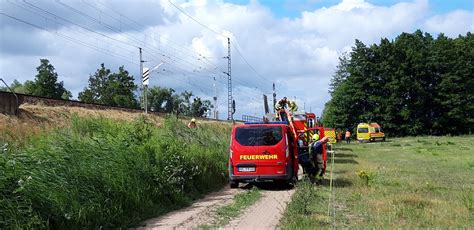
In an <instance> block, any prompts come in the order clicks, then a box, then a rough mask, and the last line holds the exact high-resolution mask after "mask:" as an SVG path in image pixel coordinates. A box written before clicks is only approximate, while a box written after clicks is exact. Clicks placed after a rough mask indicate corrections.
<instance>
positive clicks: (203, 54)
mask: <svg viewBox="0 0 474 230" xmlns="http://www.w3.org/2000/svg"><path fill="white" fill-rule="evenodd" d="M172 1H173V2H174V3H175V4H177V5H179V7H180V8H181V9H182V10H183V11H184V12H186V13H187V14H188V15H191V16H192V17H193V18H194V19H196V20H198V21H199V22H200V23H201V24H203V25H206V27H207V28H212V29H213V30H214V31H219V33H222V34H224V35H225V36H228V37H230V38H231V40H232V44H235V46H232V48H231V49H232V86H233V97H234V99H235V100H236V107H237V112H236V114H235V116H236V117H238V118H240V117H241V115H252V116H260V115H261V113H263V110H262V108H263V105H262V99H261V98H262V94H266V95H267V96H270V95H271V93H272V84H271V83H272V82H275V83H276V93H277V97H282V96H288V97H290V98H294V97H296V98H297V99H296V100H297V103H298V104H299V107H300V109H304V108H305V105H306V111H307V110H308V109H309V108H311V109H312V111H313V112H316V113H317V114H318V115H320V114H321V112H322V110H323V108H324V104H325V103H326V102H327V101H328V100H329V98H330V95H329V94H328V91H327V88H328V84H329V83H330V79H331V76H332V75H333V73H334V71H335V69H336V66H337V64H338V61H339V59H338V58H339V57H340V56H341V55H344V54H345V53H347V52H350V50H351V47H352V46H353V45H354V40H355V39H358V40H360V41H362V42H364V43H365V44H374V43H377V42H379V41H380V38H389V39H393V38H395V37H396V36H398V35H399V34H400V33H403V32H407V33H413V32H414V31H415V30H417V29H421V30H422V31H424V32H428V33H431V34H432V35H433V36H434V37H436V36H437V34H439V33H444V34H445V35H447V36H449V37H457V36H458V35H459V34H463V35H465V34H466V33H467V32H469V31H470V32H474V12H473V11H474V10H473V7H474V6H473V4H474V0H454V1H450V0H402V1H395V0H365V1H362V0H344V2H343V1H342V0H204V1H203V0H172ZM223 1H224V2H223ZM256 1H258V2H256ZM402 2H403V3H404V4H397V3H402ZM231 3H234V4H235V5H234V4H231ZM31 5H35V6H36V7H37V8H35V7H31ZM323 7H324V9H323ZM0 8H1V9H2V11H3V12H4V13H5V14H8V15H11V16H12V17H15V18H19V19H21V20H23V21H25V22H28V23H32V24H35V25H37V26H38V27H33V26H31V25H28V24H25V23H22V22H21V21H18V20H13V19H12V18H11V17H6V16H0V76H1V77H2V78H3V79H4V80H5V81H7V82H9V83H10V82H13V80H15V79H16V80H19V81H20V82H24V81H26V80H33V79H34V76H35V75H36V67H37V66H38V65H39V59H40V58H46V59H49V60H50V62H51V63H52V64H53V65H54V67H55V68H56V71H57V72H58V74H59V79H60V81H64V85H65V87H66V88H67V89H68V90H70V91H71V92H72V93H73V95H74V97H77V95H78V93H79V92H80V91H82V90H83V89H84V87H85V86H86V84H87V79H88V77H89V74H93V73H94V72H95V71H96V69H97V68H98V67H99V65H100V63H105V65H106V67H107V68H110V69H111V70H112V71H116V70H117V69H118V67H119V66H125V68H126V69H127V70H128V71H129V72H130V73H132V74H133V75H134V76H135V77H137V78H136V79H137V83H138V82H139V80H138V76H140V73H139V69H140V68H139V60H138V57H139V54H138V49H137V46H138V47H143V48H144V49H143V59H144V60H147V62H146V66H145V67H152V66H155V65H157V64H159V63H160V62H166V63H165V64H163V70H162V71H161V72H160V73H159V74H158V73H156V74H155V75H154V76H152V78H151V79H150V86H161V87H170V88H173V89H176V91H177V92H183V91H184V90H187V91H192V92H193V93H195V94H196V95H197V96H199V97H201V98H203V99H210V100H212V97H213V96H214V95H215V92H216V91H217V94H218V110H219V114H221V115H222V116H221V117H224V115H226V114H227V76H226V75H225V74H224V73H223V72H225V71H226V69H227V67H228V66H227V64H228V63H227V60H225V59H222V58H215V57H223V56H225V55H226V54H227V50H228V47H227V39H224V38H223V37H222V36H216V34H215V32H211V31H209V29H207V28H204V27H203V26H202V25H201V24H198V23H196V21H194V20H192V19H190V18H189V17H188V16H186V15H184V14H183V13H182V12H181V11H180V10H178V9H176V8H175V7H173V6H172V5H171V4H170V2H169V1H168V0H159V1H158V0H153V1H150V0H135V1H123V0H121V1H117V0H113V1H112V0H107V1H96V0H81V1H78V0H62V1H51V0H34V1H32V0H30V1H26V2H25V1H2V0H0ZM33 8H34V9H33ZM104 9H108V10H107V11H104ZM341 9H342V10H341ZM78 10H79V12H84V13H83V14H80V13H78V12H77V11H78ZM303 11H306V12H307V13H305V14H304V15H303V14H302V12H303ZM269 12H272V13H269ZM51 13H52V14H53V15H52V14H51ZM84 14H86V15H87V16H88V17H84ZM55 15H57V16H55ZM61 18H63V19H61ZM288 18H290V20H288ZM39 28H42V29H39ZM111 28H112V29H111ZM104 34H106V35H107V36H103V35H104ZM237 47H238V49H237ZM213 57H214V58H213ZM243 57H245V58H243ZM247 63H250V64H251V67H250V66H249V65H248V64H247ZM214 78H215V79H217V80H216V81H215V82H214V80H213V79H214ZM214 83H215V84H216V87H214ZM291 86H298V87H291ZM315 89H316V90H315Z"/></svg>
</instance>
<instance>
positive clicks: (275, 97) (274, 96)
mask: <svg viewBox="0 0 474 230" xmlns="http://www.w3.org/2000/svg"><path fill="white" fill-rule="evenodd" d="M276 103H277V94H276V93H275V82H273V112H275V113H276V109H275V105H276Z"/></svg>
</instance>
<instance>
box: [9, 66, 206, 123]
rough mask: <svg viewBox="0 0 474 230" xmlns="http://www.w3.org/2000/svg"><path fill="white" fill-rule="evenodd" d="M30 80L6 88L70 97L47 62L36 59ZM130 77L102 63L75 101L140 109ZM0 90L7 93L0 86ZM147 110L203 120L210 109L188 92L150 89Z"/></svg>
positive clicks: (17, 91) (60, 97) (33, 93)
mask: <svg viewBox="0 0 474 230" xmlns="http://www.w3.org/2000/svg"><path fill="white" fill-rule="evenodd" d="M36 70H37V71H38V73H37V74H36V75H35V78H34V80H32V81H31V80H27V81H25V82H24V83H21V82H19V81H18V80H14V81H13V83H12V84H11V85H10V88H11V89H12V90H13V91H14V92H16V93H23V94H29V95H35V96H43V97H49V98H54V99H66V100H69V99H71V98H72V94H71V92H70V91H69V90H67V89H66V88H65V87H64V83H63V82H62V81H61V82H59V81H58V73H57V72H56V70H55V68H54V66H53V65H52V64H51V63H50V62H49V60H48V59H40V65H39V66H38V67H37V68H36ZM134 80H135V79H134V77H133V76H132V75H130V73H129V72H128V71H127V70H126V69H125V68H124V66H120V67H119V69H118V72H112V71H111V70H110V69H108V68H106V67H105V65H104V63H102V64H101V65H100V68H98V69H97V70H96V72H95V73H94V74H90V75H89V80H88V85H87V86H86V87H85V88H84V89H83V90H82V91H81V92H79V95H78V99H79V100H80V101H82V102H86V103H96V104H104V105H111V106H119V107H127V108H135V109H138V108H144V105H143V104H142V103H140V101H142V100H141V99H142V98H141V97H138V96H137V95H138V91H137V90H138V88H139V87H138V86H137V85H136V84H135V82H134ZM0 91H8V89H7V87H0ZM147 96H148V98H147V105H146V106H148V107H147V108H148V110H149V111H153V112H162V113H177V114H181V115H185V116H196V117H206V116H207V115H208V111H210V109H211V108H213V106H212V105H211V102H210V101H209V100H203V99H201V98H200V97H197V96H195V95H194V94H193V93H192V92H191V91H184V92H182V93H177V92H176V91H175V90H174V89H172V88H166V87H159V86H153V87H151V88H149V89H148V92H147Z"/></svg>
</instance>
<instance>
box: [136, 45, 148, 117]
mask: <svg viewBox="0 0 474 230" xmlns="http://www.w3.org/2000/svg"><path fill="white" fill-rule="evenodd" d="M138 50H139V51H140V90H142V95H143V97H144V96H145V94H144V90H145V89H144V88H143V62H144V61H143V60H142V48H141V47H138ZM142 100H143V99H142ZM142 104H143V102H142ZM144 107H145V113H146V112H147V108H146V107H147V106H146V104H145V105H144Z"/></svg>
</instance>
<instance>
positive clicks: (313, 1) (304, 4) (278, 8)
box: [224, 0, 474, 18]
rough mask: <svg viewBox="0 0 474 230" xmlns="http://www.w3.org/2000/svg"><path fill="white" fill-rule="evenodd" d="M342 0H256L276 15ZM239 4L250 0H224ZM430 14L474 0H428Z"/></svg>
mask: <svg viewBox="0 0 474 230" xmlns="http://www.w3.org/2000/svg"><path fill="white" fill-rule="evenodd" d="M341 1H342V0H258V2H259V3H260V4H262V5H265V6H266V7H268V8H270V9H271V11H272V12H273V14H274V15H275V16H277V17H280V18H283V17H289V18H295V17H298V16H299V15H300V14H301V12H303V11H313V10H315V9H318V8H321V7H330V6H333V5H337V4H338V3H339V2H341ZM224 2H229V3H233V4H239V5H248V4H249V3H250V2H251V0H225V1H224ZM366 2H369V3H371V4H374V5H379V6H391V5H393V4H396V3H398V2H411V1H399V0H398V1H397V0H367V1H366ZM429 4H430V8H431V10H432V14H444V13H447V12H450V11H453V10H457V9H464V10H468V11H474V0H429Z"/></svg>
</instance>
